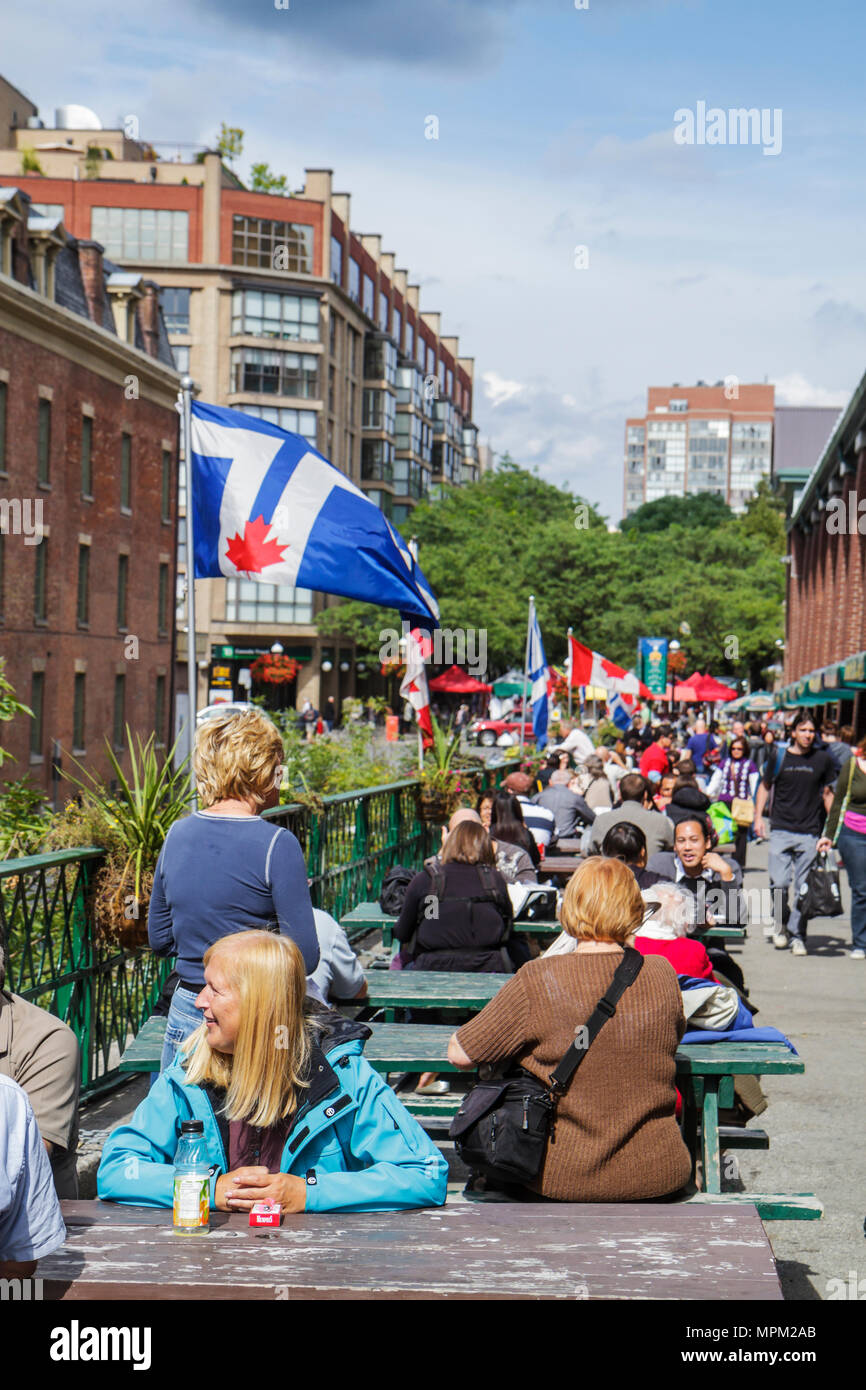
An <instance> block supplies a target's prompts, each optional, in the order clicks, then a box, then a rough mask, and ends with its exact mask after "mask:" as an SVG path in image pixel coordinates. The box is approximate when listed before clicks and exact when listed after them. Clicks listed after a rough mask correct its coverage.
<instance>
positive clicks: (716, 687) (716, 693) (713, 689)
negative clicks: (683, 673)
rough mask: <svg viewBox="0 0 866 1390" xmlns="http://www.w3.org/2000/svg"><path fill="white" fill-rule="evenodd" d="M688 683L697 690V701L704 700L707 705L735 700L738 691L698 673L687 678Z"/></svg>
mask: <svg viewBox="0 0 866 1390" xmlns="http://www.w3.org/2000/svg"><path fill="white" fill-rule="evenodd" d="M688 683H689V685H693V686H694V688H695V689H696V690H697V692H698V699H699V700H706V701H707V703H708V704H715V703H716V701H719V700H735V699H736V698H737V695H738V694H739V691H737V690H734V689H732V688H731V686H729V685H722V683H721V681H717V680H714V679H713V677H712V676H710V675H706V676H702V675H701V674H700V672H699V671H696V672H695V674H694V676H690V677H689V682H688Z"/></svg>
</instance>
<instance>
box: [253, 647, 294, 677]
mask: <svg viewBox="0 0 866 1390" xmlns="http://www.w3.org/2000/svg"><path fill="white" fill-rule="evenodd" d="M299 668H300V663H299V662H297V661H295V660H293V658H292V657H290V656H283V655H282V654H281V653H279V652H265V654H264V655H263V656H257V657H256V659H255V661H254V662H253V664H252V665H251V666H250V676H251V677H252V679H253V680H254V681H260V682H263V683H264V684H265V685H288V684H289V682H290V681H293V680H294V679H295V676H296V675H297V674H298V670H299Z"/></svg>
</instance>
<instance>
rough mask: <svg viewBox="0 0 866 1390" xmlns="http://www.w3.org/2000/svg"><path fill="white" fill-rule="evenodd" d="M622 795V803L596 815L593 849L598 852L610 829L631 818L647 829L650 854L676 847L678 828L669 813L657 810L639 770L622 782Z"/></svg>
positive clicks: (593, 829) (631, 820)
mask: <svg viewBox="0 0 866 1390" xmlns="http://www.w3.org/2000/svg"><path fill="white" fill-rule="evenodd" d="M619 794H620V796H621V797H622V801H621V803H620V805H619V806H615V807H614V808H613V810H612V811H603V812H602V814H601V815H600V816H596V819H595V824H594V825H593V827H592V836H591V839H590V847H591V849H592V850H593V851H595V852H596V853H597V852H598V851H599V850H600V849H601V847H602V845H603V844H604V837H605V835H606V834H607V832H608V831H609V830H612V829H613V827H614V826H615V825H619V824H620V822H621V821H629V822H630V824H631V825H636V826H638V828H639V829H640V830H642V831H643V833H644V838H645V839H646V847H647V854H648V855H650V856H652V855H653V854H657V853H659V851H660V850H672V849H673V847H674V828H673V826H672V825H671V822H670V821H669V820H668V818H667V816H663V815H662V813H661V811H657V810H656V809H655V806H654V805H653V800H652V793H651V792H650V788H649V783H648V782H647V780H646V778H645V777H641V775H640V773H639V772H630V773H628V775H627V776H626V777H623V779H622V781H621V782H620V784H619ZM650 867H651V868H652V867H653V866H652V865H650Z"/></svg>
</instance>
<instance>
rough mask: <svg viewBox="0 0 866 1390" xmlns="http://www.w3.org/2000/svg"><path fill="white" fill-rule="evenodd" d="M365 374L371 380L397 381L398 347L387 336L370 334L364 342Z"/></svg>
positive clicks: (393, 383)
mask: <svg viewBox="0 0 866 1390" xmlns="http://www.w3.org/2000/svg"><path fill="white" fill-rule="evenodd" d="M364 376H365V377H367V378H368V379H369V380H370V381H387V382H388V383H389V385H391V386H394V385H395V384H396V381H397V349H396V348H395V346H394V344H393V343H392V342H389V340H388V339H387V338H377V337H374V336H373V335H370V336H369V337H367V338H366V339H365V342H364Z"/></svg>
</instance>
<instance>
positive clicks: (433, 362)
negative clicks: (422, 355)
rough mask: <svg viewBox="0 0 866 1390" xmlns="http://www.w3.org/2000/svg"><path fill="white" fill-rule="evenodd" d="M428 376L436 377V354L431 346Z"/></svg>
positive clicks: (428, 347)
mask: <svg viewBox="0 0 866 1390" xmlns="http://www.w3.org/2000/svg"><path fill="white" fill-rule="evenodd" d="M427 375H428V376H435V375H436V352H435V350H434V349H433V348H431V347H430V345H429V344H428V345H427Z"/></svg>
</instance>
